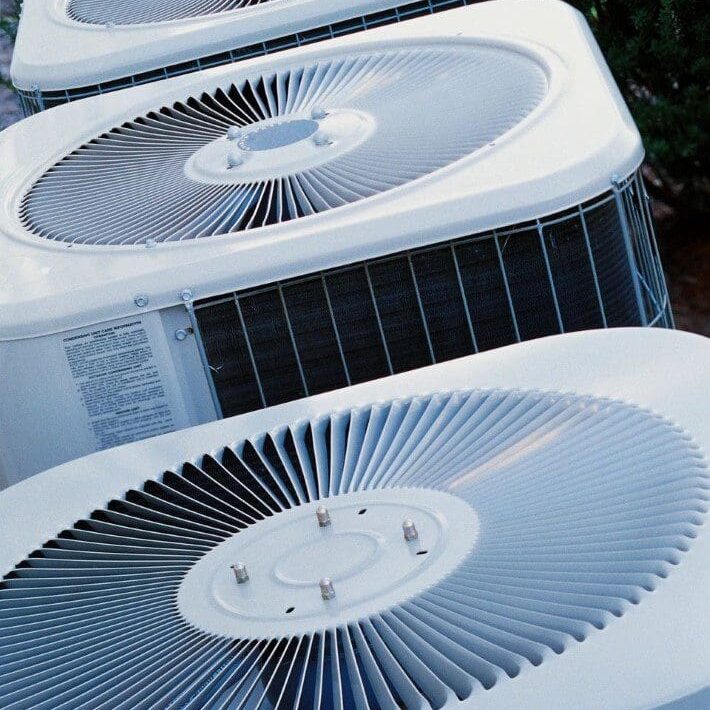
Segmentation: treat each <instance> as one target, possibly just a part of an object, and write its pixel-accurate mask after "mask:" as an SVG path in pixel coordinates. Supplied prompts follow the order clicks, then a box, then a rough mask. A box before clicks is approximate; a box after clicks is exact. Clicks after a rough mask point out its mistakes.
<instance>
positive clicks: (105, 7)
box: [67, 0, 271, 25]
mask: <svg viewBox="0 0 710 710" xmlns="http://www.w3.org/2000/svg"><path fill="white" fill-rule="evenodd" d="M266 2H271V0H137V2H136V0H118V2H115V1H113V2H107V0H70V2H69V4H68V5H67V14H68V15H69V17H71V18H72V19H73V20H77V21H78V22H86V23H89V24H93V25H108V24H112V25H138V24H144V23H150V22H170V21H171V20H183V19H186V18H188V17H201V16H203V15H217V14H219V13H221V12H230V11H231V10H241V9H244V8H250V7H255V6H257V5H262V4H264V3H266Z"/></svg>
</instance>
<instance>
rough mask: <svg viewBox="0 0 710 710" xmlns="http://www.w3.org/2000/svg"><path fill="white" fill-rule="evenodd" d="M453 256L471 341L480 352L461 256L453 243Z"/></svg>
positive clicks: (475, 349) (475, 350)
mask: <svg viewBox="0 0 710 710" xmlns="http://www.w3.org/2000/svg"><path fill="white" fill-rule="evenodd" d="M451 256H452V257H453V259H454V266H455V267H456V280H457V281H458V283H459V291H460V293H461V300H462V301H463V308H464V312H465V313H466V322H467V323H468V332H469V333H470V335H471V343H472V344H473V350H474V352H476V353H477V352H478V343H477V342H476V333H475V331H474V330H473V321H472V320H471V312H470V311H469V309H468V300H467V299H466V290H465V289H464V287H463V278H461V269H460V267H459V258H458V257H457V256H456V248H455V247H454V245H453V244H451Z"/></svg>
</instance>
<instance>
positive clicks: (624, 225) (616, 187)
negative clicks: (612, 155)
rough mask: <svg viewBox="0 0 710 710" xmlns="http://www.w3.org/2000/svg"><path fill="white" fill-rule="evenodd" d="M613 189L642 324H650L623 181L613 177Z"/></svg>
mask: <svg viewBox="0 0 710 710" xmlns="http://www.w3.org/2000/svg"><path fill="white" fill-rule="evenodd" d="M611 189H612V192H613V193H614V202H615V203H616V212H617V214H618V217H619V222H620V224H621V234H622V237H623V239H624V246H625V247H626V257H627V259H628V261H629V268H630V269H631V279H632V281H633V285H634V293H635V294H636V306H637V308H638V311H639V316H640V318H641V324H642V325H644V326H645V325H648V318H647V317H646V309H645V308H644V306H643V298H642V296H641V286H640V284H639V278H638V269H637V267H636V259H635V258H634V251H633V245H632V244H631V234H630V232H629V223H628V220H627V218H626V210H625V208H624V204H623V201H622V194H621V190H622V189H624V188H622V187H621V181H620V180H619V178H617V177H613V178H612V179H611Z"/></svg>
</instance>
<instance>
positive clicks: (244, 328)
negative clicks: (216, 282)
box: [234, 293, 266, 407]
mask: <svg viewBox="0 0 710 710" xmlns="http://www.w3.org/2000/svg"><path fill="white" fill-rule="evenodd" d="M234 304H235V305H236V307H237V314H238V316H239V323H240V324H241V326H242V333H244V341H245V342H246V344H247V352H248V353H249V361H250V362H251V367H252V369H253V370H254V377H256V386H257V387H258V388H259V397H261V404H262V406H263V407H266V396H265V395H264V388H263V386H262V384H261V378H260V377H259V369H258V368H257V366H256V359H255V358H254V350H253V349H252V347H251V338H250V337H249V331H247V324H246V322H245V320H244V314H243V313H242V306H241V303H239V296H237V294H236V293H235V294H234Z"/></svg>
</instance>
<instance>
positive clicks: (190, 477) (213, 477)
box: [0, 391, 708, 710]
mask: <svg viewBox="0 0 710 710" xmlns="http://www.w3.org/2000/svg"><path fill="white" fill-rule="evenodd" d="M135 466H137V467H139V466H141V461H139V460H137V461H135ZM104 473H105V475H106V476H111V475H112V473H113V472H112V471H109V470H107V471H105V472H104ZM707 489H708V478H707V471H706V468H705V464H704V462H703V460H702V457H701V456H700V455H699V453H698V452H697V449H696V448H694V446H693V445H692V443H691V442H690V441H689V440H688V437H687V436H686V435H684V434H683V433H682V432H681V431H679V430H678V429H677V428H675V427H673V426H671V425H670V424H669V423H668V422H666V421H665V420H663V419H662V418H660V417H658V416H655V415H652V414H650V413H648V412H645V411H642V410H640V409H637V408H635V407H633V406H630V405H626V404H622V403H619V402H614V401H608V400H598V399H593V398H587V397H577V396H573V395H558V394H554V393H537V392H520V391H514V392H513V391H472V392H459V393H453V394H438V395H433V396H428V397H417V398H414V399H411V400H406V401H395V402H389V403H385V404H377V405H374V406H371V407H365V408H361V409H356V410H352V411H346V412H343V413H339V414H333V415H331V416H326V417H322V418H319V419H316V420H313V421H302V422H298V423H296V424H293V425H291V426H288V427H284V428H282V429H278V430H275V431H272V432H270V433H268V434H264V435H262V436H257V437H254V438H253V439H251V440H248V441H242V442H240V443H238V444H235V445H232V446H229V447H227V448H225V449H224V450H223V451H222V452H221V453H219V454H205V455H204V456H202V457H200V458H199V459H196V460H195V462H194V463H185V464H184V465H183V466H182V467H181V468H179V469H178V470H176V471H168V472H166V473H164V474H163V475H162V476H161V477H160V478H159V479H156V480H148V481H147V482H146V483H145V484H144V485H143V487H142V489H141V490H130V491H128V492H127V493H126V494H125V496H124V497H123V498H122V499H120V500H118V499H117V500H112V501H111V502H110V503H109V504H108V505H106V506H105V507H103V508H102V509H100V510H96V511H95V512H94V513H93V514H92V515H91V516H90V517H89V518H87V519H85V520H82V521H80V522H78V523H76V524H74V525H73V526H72V527H69V528H67V529H66V530H64V531H63V532H61V533H59V534H58V535H57V536H56V538H54V539H52V540H50V541H48V542H47V543H46V544H45V545H44V546H43V547H42V548H41V549H39V550H36V551H35V552H33V553H32V554H31V555H30V556H29V557H28V558H27V559H26V560H25V561H24V562H22V563H21V564H19V565H18V566H17V567H16V568H15V569H14V570H13V571H11V572H10V573H9V574H7V575H6V576H5V578H4V580H3V582H2V587H1V588H0V629H1V630H2V634H1V636H2V642H1V645H0V662H1V663H2V668H3V674H2V679H1V680H0V706H2V707H3V708H5V709H6V710H10V709H19V708H28V707H32V708H33V709H35V710H42V709H47V710H49V709H50V708H51V710H62V709H65V708H72V709H73V710H78V709H79V708H91V709H92V710H97V709H98V708H104V707H111V708H114V709H116V708H136V707H159V708H205V707H209V708H236V707H240V708H250V709H251V708H253V709H256V708H275V707H278V708H283V709H284V710H287V709H289V708H295V707H303V708H323V709H325V708H342V707H345V708H387V709H390V708H391V709H394V708H398V707H407V708H429V707H431V708H441V707H452V708H453V707H456V706H457V705H458V704H459V702H460V701H462V700H465V699H468V698H471V702H472V707H477V706H478V705H477V704H476V703H477V702H478V701H481V700H484V698H483V696H482V695H481V694H484V693H486V692H495V687H496V685H497V684H499V683H503V682H513V683H520V684H523V686H524V684H525V683H526V677H527V675H528V674H534V673H536V670H535V667H536V666H539V665H540V664H548V663H555V662H556V661H555V658H556V656H557V655H558V654H563V653H564V652H565V651H566V649H568V648H569V647H570V646H572V645H574V644H579V643H584V642H585V640H586V639H587V638H588V637H590V636H592V635H593V634H595V633H597V632H598V630H599V629H603V628H604V627H605V626H607V625H608V624H613V623H614V620H615V618H616V617H620V616H622V615H623V614H626V613H630V614H632V613H634V610H633V607H634V605H637V604H643V603H644V597H645V595H647V594H648V593H650V592H652V591H653V590H654V589H655V588H656V587H657V586H658V585H660V584H662V583H663V578H665V577H666V576H667V575H668V574H672V569H673V566H674V565H677V564H679V563H680V564H682V558H683V552H684V551H685V550H687V549H688V548H689V546H690V545H691V544H692V539H693V538H694V537H695V536H696V532H695V531H696V529H697V527H698V526H699V525H700V524H701V523H702V522H703V517H704V516H703V513H702V512H701V511H703V510H704V505H705V504H704V501H706V500H707ZM388 496H389V497H390V498H389V500H390V502H389V503H387V504H383V503H382V499H383V498H387V497H388ZM368 500H369V501H370V503H368ZM421 500H428V501H429V503H428V504H427V505H428V508H427V506H426V505H425V506H424V507H421V506H419V507H418V505H419V504H418V503H417V504H415V503H413V501H421ZM393 501H395V502H393ZM446 501H449V502H450V503H451V505H449V503H447V502H446ZM442 502H443V503H442ZM410 503H411V515H412V517H413V522H414V523H415V524H416V525H418V526H419V537H418V538H417V539H414V540H410V541H409V542H408V541H406V540H405V539H404V537H403V536H402V528H401V527H400V526H399V522H398V521H396V520H395V521H391V520H388V518H387V515H388V514H387V506H390V508H392V506H394V507H396V506H400V507H401V508H402V510H404V509H405V508H406V507H407V506H409V505H410ZM317 504H325V505H326V506H328V507H329V509H330V511H331V515H332V521H331V525H330V526H327V527H325V528H320V527H319V526H318V525H317V523H316V518H315V516H313V515H312V511H313V510H314V509H313V508H312V506H314V505H317ZM353 504H355V505H353ZM454 509H455V510H454ZM427 510H428V511H429V513H426V511H427ZM304 511H306V512H307V513H308V515H306V516H305V517H303V516H301V513H302V512H304ZM467 511H469V512H467ZM427 514H432V515H434V516H435V517H436V516H439V518H440V519H441V520H444V519H446V520H448V521H449V522H450V523H452V525H451V526H450V529H447V528H446V526H440V527H438V528H437V527H436V525H435V526H433V527H432V526H431V525H429V523H428V522H427V519H426V515H427ZM459 515H461V516H463V517H461V518H458V517H457V516H459ZM469 515H470V516H472V517H470V518H469V520H468V522H467V521H466V520H464V518H466V516H469ZM299 516H301V517H299ZM348 516H349V517H348ZM474 518H475V520H476V521H477V522H476V523H475V525H474V527H475V528H476V530H475V531H474V527H467V526H469V523H470V524H471V525H473V522H472V521H473V520H474ZM394 522H397V525H396V526H394V527H395V528H396V529H393V531H390V532H391V534H390V532H387V530H388V529H389V528H390V527H391V525H390V524H391V523H392V524H394ZM282 523H283V524H282ZM286 523H288V525H292V526H293V525H295V526H296V527H291V528H289V529H288V530H287V532H288V535H289V536H291V532H290V531H291V530H293V531H296V532H295V536H296V537H297V536H298V535H300V533H299V532H298V527H299V526H302V525H306V526H308V529H307V530H306V532H305V533H304V535H306V536H311V538H310V539H312V540H316V543H313V545H316V546H320V547H324V546H325V547H326V548H327V547H328V545H330V544H331V543H332V542H333V541H334V540H335V541H337V540H339V539H340V540H341V542H340V543H338V544H341V543H342V538H338V536H339V535H342V534H343V529H344V528H346V527H347V528H348V530H349V532H348V534H349V535H355V534H357V535H365V534H367V533H368V531H372V530H379V531H380V532H379V533H378V535H380V533H381V535H380V537H381V538H382V539H384V542H381V545H380V551H379V552H378V553H373V556H372V557H371V560H370V562H369V563H368V564H364V565H361V566H360V567H357V566H356V567H353V568H352V569H351V570H350V571H349V572H348V573H347V574H345V573H343V574H342V575H341V576H338V575H337V574H336V575H334V576H333V581H334V587H335V592H336V597H335V598H334V599H332V600H329V601H325V600H322V599H321V598H320V596H319V591H318V583H317V581H312V582H310V583H306V584H304V583H302V582H301V581H299V580H291V579H289V575H291V576H293V575H296V576H297V577H298V576H299V575H301V576H302V575H305V576H306V577H308V576H309V575H310V576H311V577H312V579H313V580H317V579H318V577H319V576H320V575H326V574H327V573H328V571H329V569H327V568H328V567H329V565H331V566H332V565H335V566H336V567H338V566H340V567H342V566H343V565H347V563H348V561H347V560H343V559H342V558H339V559H338V558H336V556H331V558H330V560H326V562H323V561H322V560H321V563H320V564H321V567H320V568H319V569H306V570H300V571H299V570H298V569H296V571H295V572H294V565H295V566H296V567H298V564H297V562H296V561H297V560H301V559H307V557H308V555H306V557H299V555H301V552H299V550H300V549H301V548H298V549H297V548H296V546H295V541H294V542H293V543H291V542H290V541H288V540H285V541H284V540H282V542H283V548H284V549H283V550H281V553H282V557H281V558H280V560H281V561H280V562H279V563H278V565H280V570H281V571H279V570H276V569H275V574H276V577H274V576H273V575H272V576H269V575H265V574H262V571H261V570H260V567H259V565H260V562H261V561H260V560H259V559H258V553H259V549H258V545H259V539H260V538H262V537H268V535H277V536H278V535H280V534H281V533H280V532H279V531H280V530H285V529H286V528H284V527H283V526H284V525H286ZM378 526H379V527H378ZM437 530H438V532H437ZM266 533H268V535H267V534H266ZM321 535H322V536H323V537H318V536H321ZM437 535H438V537H437ZM388 536H389V537H388ZM247 539H248V540H251V541H252V543H253V545H254V547H253V548H249V546H246V544H244V545H242V547H241V548H240V547H239V546H240V544H241V543H240V540H247ZM250 544H251V543H250ZM348 544H349V543H348ZM368 544H369V543H368ZM461 544H464V545H465V546H466V551H465V552H464V553H463V554H461V555H459V557H458V558H457V559H450V560H448V561H446V564H448V565H449V569H448V570H447V571H446V573H444V574H439V575H438V576H437V574H438V572H437V573H435V572H436V570H437V569H438V568H437V565H439V564H441V563H442V561H444V560H445V558H446V556H447V554H448V552H449V551H450V549H451V546H455V545H461ZM229 546H232V547H231V548H230V547H229ZM235 546H236V547H235ZM225 549H230V550H232V551H239V553H240V554H244V555H247V556H248V555H249V554H250V553H249V550H250V549H251V550H252V551H253V553H254V554H252V556H251V557H250V558H249V559H246V560H243V562H245V564H246V565H247V568H248V569H250V571H251V573H252V574H251V578H250V579H249V581H248V582H247V583H245V584H237V582H236V580H235V578H234V576H232V574H231V572H230V570H229V569H227V568H226V565H225V569H224V570H221V569H218V570H217V572H216V573H215V575H216V576H210V575H209V574H204V575H202V574H201V570H204V569H206V568H205V567H204V565H205V564H207V563H208V562H209V561H210V560H212V559H216V558H218V557H219V556H220V555H221V554H222V552H223V551H224V550H225ZM314 549H315V548H314V547H313V546H311V547H310V548H308V549H307V552H308V554H310V553H311V552H313V550H314ZM353 549H354V548H353ZM261 552H263V554H264V556H268V555H269V554H271V552H270V551H269V550H267V549H266V548H265V547H264V549H263V550H262V551H261ZM457 554H458V553H457ZM378 555H381V556H388V557H387V560H388V574H387V575H382V574H372V570H373V569H377V565H378V560H379V559H380V558H379V557H378ZM228 557H229V556H228ZM230 559H231V558H230ZM314 559H315V558H314ZM233 561H234V562H236V560H233ZM353 564H354V563H353ZM278 565H277V566H278ZM405 568H406V570H407V574H406V579H405V577H401V583H397V584H395V585H394V586H393V585H391V584H389V582H388V581H387V580H388V579H400V578H399V577H398V575H399V574H400V572H402V570H404V569H405ZM279 575H281V579H282V583H280V584H277V583H276V582H275V581H274V579H276V578H277V577H279ZM427 575H430V576H429V577H427ZM432 575H433V576H432ZM425 579H426V580H427V581H426V584H425V583H424V582H423V580H425ZM188 583H189V585H192V586H191V588H190V589H186V585H188ZM388 584H389V586H388ZM417 584H419V585H420V587H421V589H419V591H417V592H416V593H415V592H412V585H414V586H416V585H417ZM220 585H223V587H220ZM269 585H271V588H272V589H273V590H274V593H275V594H281V593H283V594H286V595H288V594H290V593H292V594H293V595H294V598H297V599H298V601H295V602H293V603H290V604H288V603H286V602H285V601H284V604H283V606H281V607H280V608H278V609H268V608H267V607H268V604H269V603H270V600H271V599H272V597H271V596H270V594H267V593H264V592H263V590H264V589H266V588H269ZM260 590H262V591H260ZM196 592H197V593H196ZM239 595H243V596H241V597H240V596H239ZM398 595H399V597H400V598H398ZM385 597H387V598H388V599H389V601H388V603H387V604H384V602H382V600H384V598H385ZM225 598H226V601H225ZM286 598H287V596H285V597H284V600H285V599H286ZM363 599H365V604H370V605H371V606H372V609H371V610H370V611H369V612H368V613H361V609H362V603H361V602H362V600H363ZM240 600H241V601H240ZM380 603H382V607H381V608H377V607H378V605H379V604H380ZM300 604H304V605H305V606H306V607H308V608H303V607H300ZM329 604H332V605H334V606H328V605H329ZM240 605H241V606H240ZM265 605H266V606H265ZM200 606H202V607H204V609H205V611H204V613H203V616H202V620H201V619H200V616H199V614H197V612H195V611H194V610H195V609H197V608H198V607H200ZM215 610H216V611H215ZM314 610H315V611H314ZM262 611H263V613H262ZM193 612H194V613H193ZM217 613H218V614H219V615H221V617H220V618H222V619H223V620H224V621H223V625H222V626H220V627H219V631H214V630H206V628H204V627H207V626H209V625H210V624H211V623H212V622H211V621H210V620H209V618H208V617H209V616H210V615H211V614H212V615H214V614H217ZM260 615H261V618H256V617H259V616H260ZM188 617H189V618H188ZM203 621H204V623H203ZM257 622H258V623H257ZM270 626H271V627H272V631H271V632H269V631H268V629H269V627H270ZM254 628H261V629H262V631H260V632H254V633H252V632H251V631H250V632H249V633H240V629H241V630H242V631H246V630H247V629H254ZM476 697H478V701H476ZM521 697H524V695H522V696H521Z"/></svg>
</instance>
